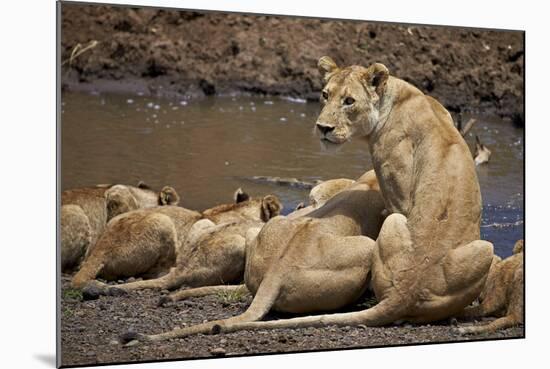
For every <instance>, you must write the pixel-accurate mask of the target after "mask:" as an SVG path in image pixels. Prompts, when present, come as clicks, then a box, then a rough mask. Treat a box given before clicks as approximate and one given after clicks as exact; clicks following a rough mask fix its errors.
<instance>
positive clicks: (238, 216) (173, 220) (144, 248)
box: [72, 192, 282, 295]
mask: <svg viewBox="0 0 550 369" xmlns="http://www.w3.org/2000/svg"><path fill="white" fill-rule="evenodd" d="M235 201H236V203H234V204H225V205H219V206H216V207H214V208H212V209H208V210H205V211H204V212H203V213H202V214H201V213H199V212H196V211H193V210H188V209H184V208H182V207H177V206H163V207H155V208H150V209H140V210H136V211H132V212H128V213H125V214H122V215H119V216H117V217H115V218H113V219H112V220H111V221H110V222H109V223H108V224H107V227H106V229H105V231H104V233H103V234H102V235H101V237H100V238H99V240H98V241H97V244H96V247H95V248H94V249H93V250H92V251H91V253H90V254H89V255H88V256H87V258H86V260H85V261H84V262H83V264H82V268H81V269H80V271H79V272H78V273H77V274H76V275H75V276H74V278H73V280H72V286H73V287H74V288H82V287H84V286H86V284H88V283H89V282H90V281H92V280H93V279H95V278H96V276H98V275H99V276H101V277H102V278H104V279H107V280H116V279H119V278H127V277H133V276H140V275H142V276H145V277H149V278H157V277H158V275H159V274H160V273H161V272H166V271H167V270H168V269H169V268H171V267H172V266H174V262H175V261H176V257H177V262H176V266H175V267H174V268H172V269H170V272H169V273H168V274H167V275H165V276H163V277H160V278H157V279H152V280H146V281H138V282H132V283H127V284H121V285H118V286H117V287H116V288H111V287H109V286H107V285H105V284H102V283H99V282H96V283H90V285H89V287H90V288H89V289H87V291H86V293H87V294H89V295H95V294H99V293H109V294H111V293H115V294H116V293H120V292H121V291H122V290H126V291H127V290H133V289H139V288H153V287H159V288H175V287H179V286H180V285H181V284H183V283H186V284H189V285H192V286H195V285H196V286H200V285H205V284H216V283H220V282H221V281H227V282H233V281H235V279H238V278H239V277H242V270H243V269H244V238H243V236H244V233H245V232H246V230H247V229H248V228H250V227H252V226H258V225H260V224H263V222H265V221H267V220H268V219H270V218H271V217H273V216H275V215H277V214H279V211H280V209H281V208H282V205H281V203H280V202H279V200H278V199H277V198H276V197H275V196H272V195H268V196H265V197H263V198H249V197H248V195H246V194H244V193H242V192H237V193H236V195H235ZM201 219H202V220H201ZM199 220H200V221H199ZM196 222H198V224H195V223H196ZM216 224H219V225H220V226H219V227H215V225H216ZM192 227H193V232H191V235H192V236H193V237H191V239H190V242H187V243H186V242H185V240H186V239H187V236H188V233H189V232H190V230H191V229H192ZM247 227H248V228H247ZM241 234H242V235H243V236H240V235H241ZM241 239H242V240H241ZM239 265H241V267H239ZM235 270H237V271H236V272H235ZM239 270H240V273H239Z"/></svg>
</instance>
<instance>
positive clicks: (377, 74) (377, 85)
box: [365, 63, 390, 96]
mask: <svg viewBox="0 0 550 369" xmlns="http://www.w3.org/2000/svg"><path fill="white" fill-rule="evenodd" d="M389 76H390V72H389V71H388V68H386V66H385V65H384V64H380V63H374V64H373V65H371V66H370V67H368V68H367V73H365V77H366V83H367V85H368V86H370V87H374V90H375V91H376V94H377V95H378V96H382V94H383V93H384V88H385V87H386V82H387V81H388V77H389Z"/></svg>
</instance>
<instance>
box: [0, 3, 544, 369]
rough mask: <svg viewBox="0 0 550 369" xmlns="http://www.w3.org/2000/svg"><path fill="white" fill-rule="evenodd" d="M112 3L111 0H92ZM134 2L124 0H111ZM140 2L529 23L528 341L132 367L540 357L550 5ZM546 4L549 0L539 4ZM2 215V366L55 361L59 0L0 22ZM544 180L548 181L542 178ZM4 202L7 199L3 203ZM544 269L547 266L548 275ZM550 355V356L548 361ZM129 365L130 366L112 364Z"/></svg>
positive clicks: (503, 364)
mask: <svg viewBox="0 0 550 369" xmlns="http://www.w3.org/2000/svg"><path fill="white" fill-rule="evenodd" d="M97 2H106V1H97ZM111 2H112V3H128V1H116V0H113V1H111ZM132 4H136V5H155V6H168V7H179V8H190V9H193V8H197V9H215V10H232V11H245V12H256V13H270V14H291V15H308V16H321V17H335V18H350V19H366V20H381V21H388V20H389V21H403V22H410V23H427V24H445V25H462V26H473V27H490V28H506V29H524V30H526V31H527V46H526V61H527V66H528V69H527V80H526V82H527V114H526V121H527V123H526V124H527V129H526V132H527V152H526V158H527V167H526V170H527V171H526V172H527V173H526V175H527V187H526V193H527V203H526V209H527V218H526V219H527V222H526V226H527V231H526V237H527V239H526V255H527V319H528V322H527V338H526V339H525V340H511V341H497V342H480V343H461V344H445V345H430V346H416V347H404V348H384V349H368V350H354V351H336V352H329V353H311V354H292V355H277V356H259V357H247V358H234V359H224V360H202V361H184V362H171V363H157V364H141V365H139V366H133V367H132V368H138V367H139V368H175V367H185V368H201V369H205V368H217V367H220V366H224V367H227V368H239V369H240V368H247V367H257V366H263V367H268V368H281V367H288V366H303V367H306V366H307V367H309V366H312V367H318V368H334V367H344V366H351V365H354V366H365V367H381V366H384V367H386V366H387V365H390V366H391V367H393V366H398V365H399V366H404V367H407V368H409V367H422V368H432V367H433V368H440V367H442V366H444V367H446V368H464V367H469V366H472V365H473V366H474V367H483V366H485V365H490V366H491V367H497V368H508V367H518V366H521V365H522V364H524V363H527V362H535V363H536V362H537V356H538V357H539V358H541V357H542V356H543V355H544V352H543V348H546V347H547V343H546V342H547V337H546V336H547V328H548V318H546V310H547V309H548V306H549V305H548V304H547V302H548V298H547V294H548V292H547V291H548V285H547V283H546V281H547V280H548V274H547V273H544V272H546V268H545V266H546V265H545V263H547V260H549V258H548V249H549V248H550V246H549V245H548V242H547V240H546V238H543V234H542V232H543V230H544V229H545V228H544V225H543V223H546V219H547V217H545V216H544V214H543V213H542V206H543V205H544V204H545V202H544V200H545V199H547V198H548V197H547V195H546V193H547V188H546V187H547V186H545V185H546V181H543V180H542V178H541V176H542V174H539V173H546V172H547V170H546V168H548V164H547V156H548V154H547V152H548V151H547V150H544V149H545V148H547V147H548V144H547V143H546V141H547V139H546V137H548V124H549V123H550V122H549V121H548V114H546V113H545V110H547V109H548V98H549V97H550V96H549V94H548V92H547V89H546V88H545V87H544V86H549V85H550V83H549V81H548V74H549V72H548V67H547V66H548V61H549V58H548V56H549V55H548V54H549V48H548V46H547V45H548V41H547V37H546V36H547V34H548V32H547V26H548V24H547V23H548V20H547V14H548V13H547V12H546V11H545V9H544V7H543V6H542V5H528V4H527V2H518V1H490V2H489V1H485V2H482V1H479V0H460V1H453V2H450V3H445V4H443V2H441V1H420V0H414V1H410V0H409V1H407V0H401V1H392V2H389V1H381V2H376V1H355V2H323V1H319V0H316V1H312V0H308V1H302V2H297V1H292V0H277V1H270V2H262V3H260V2H258V1H253V0H240V1H239V2H238V4H235V3H234V2H233V3H232V4H231V5H229V4H228V2H227V1H222V0H209V1H208V2H205V1H199V0H193V1H191V0H185V1H184V0H179V1H176V0H172V1H168V0H158V1H152V0H148V1H143V0H141V1H139V0H135V1H132ZM539 4H543V2H539ZM0 27H1V35H2V58H1V60H2V61H1V63H2V64H1V65H2V68H1V69H0V70H1V71H2V80H1V81H2V83H1V84H0V87H1V91H2V92H3V99H2V100H0V101H2V103H3V104H2V105H1V106H2V115H1V117H2V118H1V124H0V130H1V131H0V140H1V141H0V149H1V150H2V152H1V154H2V155H1V156H0V157H1V158H2V166H1V169H2V194H3V197H4V201H3V205H4V206H3V212H2V213H1V214H2V221H1V223H0V224H1V225H2V227H1V228H0V229H1V230H2V231H1V241H2V242H1V246H0V252H1V259H0V261H1V262H2V268H0V270H1V271H2V282H3V288H2V290H1V293H2V301H1V303H0V306H1V309H2V310H1V313H0V317H1V319H2V325H1V327H2V337H3V338H4V340H3V345H2V348H3V349H2V352H3V354H2V355H1V356H0V361H1V362H2V364H3V365H2V367H6V368H11V367H19V366H22V367H32V368H37V367H44V366H45V367H52V366H53V361H52V360H53V355H54V354H55V255H54V250H55V90H54V86H55V3H54V1H52V0H49V1H44V0H32V1H21V2H16V1H11V2H9V3H8V5H4V8H3V11H2V21H1V22H0ZM6 80H7V83H5V81H6ZM543 186H544V187H543ZM6 203H7V207H6ZM543 273H544V274H543ZM544 361H547V360H544ZM117 367H119V368H123V367H126V366H117Z"/></svg>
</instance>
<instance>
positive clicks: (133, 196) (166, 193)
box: [104, 183, 180, 221]
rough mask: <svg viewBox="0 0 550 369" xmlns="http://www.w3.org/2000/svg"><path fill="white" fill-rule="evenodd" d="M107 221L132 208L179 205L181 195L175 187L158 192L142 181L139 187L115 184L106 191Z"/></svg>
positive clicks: (164, 188)
mask: <svg viewBox="0 0 550 369" xmlns="http://www.w3.org/2000/svg"><path fill="white" fill-rule="evenodd" d="M104 196H105V203H106V207H107V221H109V220H111V219H112V218H114V217H116V216H117V215H120V214H122V213H127V212H129V211H132V210H137V209H140V208H148V207H153V206H159V205H177V204H178V203H179V201H180V197H179V195H178V193H177V192H176V190H175V189H173V188H172V187H170V186H165V187H163V189H162V190H161V191H160V192H159V193H158V194H157V193H155V192H154V191H153V190H151V189H149V187H145V185H142V184H141V183H140V184H139V185H138V187H132V186H125V185H115V186H113V187H111V188H109V189H108V190H107V191H105V195H104Z"/></svg>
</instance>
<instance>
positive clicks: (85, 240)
mask: <svg viewBox="0 0 550 369" xmlns="http://www.w3.org/2000/svg"><path fill="white" fill-rule="evenodd" d="M178 202H179V197H178V194H177V193H176V191H175V190H174V189H173V188H172V187H164V188H163V189H162V191H161V192H160V193H156V192H154V191H152V190H151V189H150V188H149V187H148V186H146V185H145V184H143V183H141V182H140V183H139V184H138V186H137V187H134V186H127V185H97V186H95V187H85V188H77V189H71V190H66V191H63V192H62V193H61V212H60V218H61V270H62V271H63V272H67V271H70V270H71V269H74V268H77V267H78V266H79V264H80V262H81V261H82V259H83V258H84V256H85V255H86V253H87V252H89V248H90V247H92V246H93V245H94V244H95V242H96V241H97V239H98V237H99V236H100V235H101V233H102V232H103V229H104V228H105V224H107V221H108V220H109V215H108V213H110V217H113V216H115V215H118V214H121V213H123V212H126V211H130V210H134V209H139V208H146V207H152V206H158V205H177V204H178ZM107 206H109V207H110V209H109V210H108V209H107Z"/></svg>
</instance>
